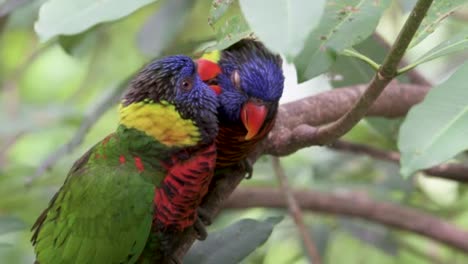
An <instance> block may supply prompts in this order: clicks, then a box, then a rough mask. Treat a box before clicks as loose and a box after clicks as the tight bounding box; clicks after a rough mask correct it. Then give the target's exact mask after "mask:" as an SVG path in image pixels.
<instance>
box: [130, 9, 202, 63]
mask: <svg viewBox="0 0 468 264" xmlns="http://www.w3.org/2000/svg"><path fill="white" fill-rule="evenodd" d="M194 3H195V2H194V1H192V0H168V1H165V2H164V4H163V5H162V6H161V7H160V9H159V10H158V11H157V12H155V13H154V14H153V15H152V16H150V17H149V19H148V21H146V23H145V24H144V25H143V27H142V28H141V31H140V32H139V33H138V47H139V48H140V50H141V51H142V52H143V53H144V54H145V55H148V56H149V57H157V56H160V55H161V53H162V51H163V50H164V49H165V48H167V47H168V45H169V44H171V43H172V42H173V41H174V39H175V38H176V36H177V33H179V32H180V30H182V28H183V26H184V24H185V21H186V19H187V17H188V14H189V13H190V10H191V9H192V7H193V5H194Z"/></svg>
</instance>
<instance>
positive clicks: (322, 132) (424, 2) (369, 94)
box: [313, 0, 433, 145]
mask: <svg viewBox="0 0 468 264" xmlns="http://www.w3.org/2000/svg"><path fill="white" fill-rule="evenodd" d="M432 2H433V0H418V2H417V3H416V6H415V7H414V8H413V10H412V11H411V14H410V16H409V18H408V19H407V20H406V23H405V25H404V26H403V29H402V30H401V31H400V34H399V35H398V37H397V39H396V41H395V44H394V45H393V46H392V48H391V49H390V52H389V53H388V54H387V56H386V58H385V59H384V62H383V63H382V66H381V67H380V69H379V70H378V71H377V73H376V74H375V76H374V78H373V79H372V81H371V82H370V84H369V87H368V88H367V89H366V91H365V92H364V93H363V94H362V96H361V97H360V98H359V100H358V101H357V102H356V104H355V105H354V106H353V107H352V109H351V110H349V111H348V112H347V113H346V114H345V115H343V116H342V117H340V119H338V120H336V121H334V122H333V123H331V124H328V125H325V126H322V127H319V128H318V129H317V130H316V131H314V132H313V134H314V138H315V142H316V144H317V145H325V144H329V143H331V142H333V141H335V140H336V139H338V138H339V137H341V136H343V135H344V134H345V133H346V132H348V131H349V130H350V129H351V128H352V127H353V126H354V125H356V124H357V123H358V122H359V120H361V119H362V118H363V117H364V116H365V115H366V113H367V111H368V110H369V108H370V107H371V106H372V104H373V103H374V101H375V100H376V99H377V98H378V97H379V96H380V94H381V93H382V91H383V90H384V89H385V87H386V86H387V85H388V84H389V83H390V82H391V81H392V79H393V78H395V76H396V74H397V69H398V64H399V63H400V61H401V59H402V58H403V55H404V54H405V52H406V49H407V48H408V46H409V44H410V42H411V40H412V39H413V36H414V34H415V33H416V31H417V30H418V28H419V25H420V24H421V21H422V20H423V18H424V17H425V15H426V13H427V10H428V9H429V7H430V6H431V4H432Z"/></svg>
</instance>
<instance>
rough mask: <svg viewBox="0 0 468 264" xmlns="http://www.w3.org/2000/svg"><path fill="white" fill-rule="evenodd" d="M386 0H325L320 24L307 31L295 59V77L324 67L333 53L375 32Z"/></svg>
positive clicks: (303, 77) (305, 76) (307, 76)
mask: <svg viewBox="0 0 468 264" xmlns="http://www.w3.org/2000/svg"><path fill="white" fill-rule="evenodd" d="M389 3H390V1H389V0H381V1H374V0H341V1H336V0H328V1H327V5H326V8H325V13H324V15H323V17H322V20H321V21H320V24H319V26H318V27H317V28H316V29H315V30H314V31H312V33H311V34H309V36H308V38H307V41H306V44H305V48H304V49H303V50H302V51H301V52H300V53H299V55H298V56H296V58H295V59H294V64H295V65H296V68H297V74H298V81H299V82H304V81H307V80H309V79H311V78H313V77H315V76H317V75H319V74H321V73H324V72H325V71H327V70H328V69H329V68H330V66H331V65H332V64H333V62H334V61H335V57H336V53H337V52H341V51H343V50H344V49H346V48H349V47H351V46H353V45H356V44H358V43H360V42H362V41H364V40H365V39H367V37H369V36H370V35H371V34H372V32H374V29H375V27H376V26H377V24H378V22H379V19H380V17H381V15H382V13H383V11H384V10H385V9H386V8H387V7H388V5H389Z"/></svg>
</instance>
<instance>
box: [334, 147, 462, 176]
mask: <svg viewBox="0 0 468 264" xmlns="http://www.w3.org/2000/svg"><path fill="white" fill-rule="evenodd" d="M329 147H330V148H332V149H336V150H342V151H347V152H352V153H357V154H364V155H368V156H370V157H373V158H376V159H381V160H387V161H391V162H394V163H398V164H399V163H400V154H399V153H398V152H395V151H384V150H380V149H376V148H373V147H370V146H366V145H362V144H356V143H351V142H347V141H343V140H337V141H335V142H334V143H333V144H331V145H330V146H329ZM422 172H424V173H425V174H427V175H429V176H435V177H439V178H445V179H450V180H455V181H458V182H463V183H468V166H466V165H463V164H455V163H451V164H450V163H449V164H442V165H438V166H434V167H432V168H429V169H425V170H423V171H422Z"/></svg>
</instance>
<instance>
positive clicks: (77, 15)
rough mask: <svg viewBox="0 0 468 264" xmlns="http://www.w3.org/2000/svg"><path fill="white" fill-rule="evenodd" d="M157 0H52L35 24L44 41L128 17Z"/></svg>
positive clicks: (42, 8)
mask: <svg viewBox="0 0 468 264" xmlns="http://www.w3.org/2000/svg"><path fill="white" fill-rule="evenodd" d="M154 1H155V0H133V1H127V0H100V1H95V0H80V1H75V0H49V1H47V2H45V3H44V4H43V5H42V6H41V8H40V10H39V18H38V20H37V21H36V24H35V25H34V29H35V31H36V33H37V34H38V35H39V37H40V39H41V41H43V42H45V41H47V40H49V39H51V38H52V37H55V36H58V35H73V34H77V33H80V32H83V31H85V30H87V29H88V28H90V27H92V26H94V25H96V24H99V23H102V22H108V21H113V20H117V19H119V18H122V17H125V16H127V15H129V14H131V13H133V12H134V11H136V10H137V9H139V8H141V7H143V6H145V5H147V4H149V3H152V2H154Z"/></svg>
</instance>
